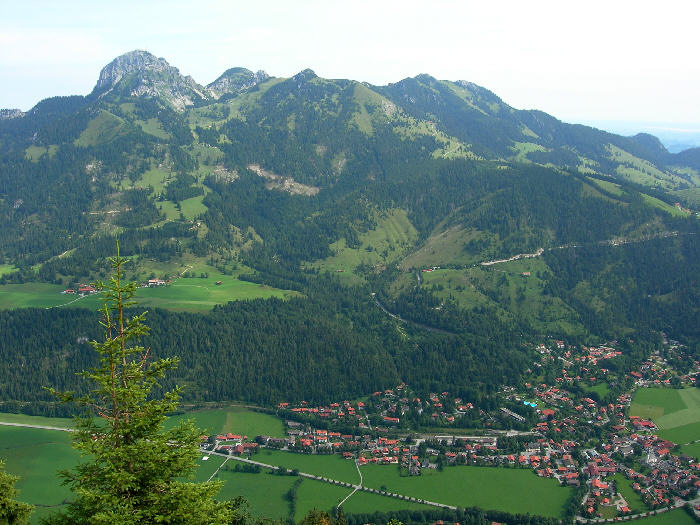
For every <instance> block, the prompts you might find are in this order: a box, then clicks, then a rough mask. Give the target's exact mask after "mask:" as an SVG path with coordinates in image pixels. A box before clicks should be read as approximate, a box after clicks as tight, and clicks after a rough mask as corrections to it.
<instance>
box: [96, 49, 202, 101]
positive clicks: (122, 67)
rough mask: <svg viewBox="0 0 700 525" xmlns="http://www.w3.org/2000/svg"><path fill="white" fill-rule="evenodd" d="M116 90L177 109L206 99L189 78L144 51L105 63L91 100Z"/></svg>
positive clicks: (200, 87) (122, 93)
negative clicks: (145, 97)
mask: <svg viewBox="0 0 700 525" xmlns="http://www.w3.org/2000/svg"><path fill="white" fill-rule="evenodd" d="M114 90H117V91H118V92H119V93H120V94H121V95H125V96H131V97H141V96H148V97H157V98H160V99H162V100H164V101H166V102H167V103H168V104H170V105H172V106H173V107H174V108H175V109H177V110H180V111H182V110H184V108H185V107H187V106H192V105H194V104H195V103H196V102H201V101H203V100H207V99H208V98H209V96H208V95H207V93H206V90H205V89H204V88H203V87H202V86H200V85H199V84H197V83H196V82H195V81H194V80H193V79H192V77H189V76H188V77H185V76H183V75H181V74H180V71H179V70H178V69H177V68H176V67H173V66H171V65H170V64H168V62H167V61H166V60H165V59H163V58H157V57H155V56H154V55H152V54H151V53H149V52H148V51H140V50H136V51H131V52H129V53H126V54H124V55H121V56H119V57H117V58H115V59H114V60H113V61H112V62H110V63H109V64H107V65H106V66H105V67H104V68H102V71H100V76H99V78H98V79H97V84H95V88H94V89H93V91H92V93H91V97H103V96H105V95H106V94H108V93H110V92H112V91H114Z"/></svg>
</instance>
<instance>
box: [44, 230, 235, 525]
mask: <svg viewBox="0 0 700 525" xmlns="http://www.w3.org/2000/svg"><path fill="white" fill-rule="evenodd" d="M110 263H111V266H112V269H113V274H112V276H111V277H110V280H109V282H108V283H97V287H98V289H100V290H102V295H103V303H104V304H103V306H102V308H101V310H100V311H101V314H102V321H101V323H100V324H101V325H102V326H103V328H104V340H103V341H101V342H96V341H93V342H92V345H93V347H94V348H95V350H96V351H97V352H98V353H99V358H100V361H99V365H98V366H97V367H96V368H94V369H90V370H86V371H83V372H81V374H80V375H82V376H83V377H84V378H85V379H87V380H89V381H90V383H91V390H90V391H89V393H88V394H87V395H85V396H81V397H78V396H75V395H74V394H73V393H72V392H63V393H57V392H55V391H54V393H55V394H56V395H57V396H58V397H59V398H60V399H61V400H62V401H64V402H74V403H76V404H77V405H78V406H79V407H82V408H83V409H86V410H85V414H84V415H83V416H81V417H77V418H76V421H75V424H76V433H75V436H74V439H73V447H74V448H76V449H78V450H79V451H80V452H81V453H82V455H83V457H84V462H82V463H80V464H79V465H78V466H77V467H76V468H75V469H74V470H72V471H67V472H62V473H61V476H62V477H63V478H64V483H65V484H67V485H69V486H70V487H71V489H72V491H73V493H74V495H75V500H74V501H73V502H72V503H70V504H68V507H67V510H66V511H64V512H61V513H59V514H56V515H53V516H51V517H49V518H48V519H46V520H45V521H44V523H48V524H67V523H70V524H83V523H84V524H87V523H90V524H110V525H131V524H133V525H137V524H155V523H159V524H188V525H189V524H194V525H196V524H212V525H213V524H228V523H231V522H235V521H240V519H241V516H239V515H237V514H238V510H237V508H236V504H232V503H222V502H218V501H216V500H215V499H214V496H215V495H216V494H217V493H218V491H219V488H220V483H219V482H206V483H190V482H187V481H183V480H182V478H183V477H186V476H187V475H189V474H191V472H192V471H193V469H194V468H195V462H196V459H197V457H198V455H199V449H198V444H199V439H200V433H199V431H198V430H197V429H196V428H195V426H194V424H193V423H192V422H191V421H186V422H181V423H180V424H179V425H177V426H175V427H174V428H170V429H167V430H166V429H165V428H164V425H163V424H164V422H165V419H166V414H167V413H168V412H172V411H174V410H175V409H176V408H177V405H178V400H179V397H180V396H179V395H180V389H179V388H176V389H175V390H172V391H170V392H166V393H165V394H163V395H162V396H154V395H153V390H154V389H155V388H158V387H159V386H160V385H159V383H158V382H159V380H161V379H162V378H163V377H164V375H165V373H166V372H167V371H169V370H172V369H173V368H175V367H176V366H177V363H178V359H177V358H175V357H171V358H166V359H150V358H149V350H148V349H146V348H144V347H143V346H139V344H138V341H139V339H140V338H141V337H142V336H144V335H145V334H146V333H147V332H148V328H147V327H146V325H145V324H144V318H145V313H142V314H140V315H136V316H134V317H127V315H126V314H125V309H126V308H128V307H131V306H133V305H134V304H135V303H134V301H133V300H132V299H133V297H134V295H135V293H136V283H124V282H122V280H123V277H124V272H123V269H122V267H123V265H124V263H125V259H122V258H121V257H120V256H119V245H118V244H117V255H116V257H113V258H110Z"/></svg>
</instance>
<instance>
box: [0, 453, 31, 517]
mask: <svg viewBox="0 0 700 525" xmlns="http://www.w3.org/2000/svg"><path fill="white" fill-rule="evenodd" d="M18 479H19V478H17V476H12V475H11V474H8V473H7V472H5V462H4V461H0V525H5V524H7V525H20V524H22V523H27V521H28V520H29V515H30V514H31V513H32V506H31V505H27V504H26V503H21V502H19V501H15V498H16V497H17V489H16V488H15V483H16V482H17V480H18Z"/></svg>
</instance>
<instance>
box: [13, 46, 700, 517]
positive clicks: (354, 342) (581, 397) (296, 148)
mask: <svg viewBox="0 0 700 525" xmlns="http://www.w3.org/2000/svg"><path fill="white" fill-rule="evenodd" d="M1 115H8V116H7V118H5V117H2V118H0V333H2V335H3V337H2V338H0V361H1V362H2V363H4V364H7V365H8V366H3V367H0V458H2V459H6V461H7V470H8V472H11V473H14V474H16V475H19V476H20V477H21V480H20V481H19V483H18V487H19V489H20V490H21V497H22V498H24V501H27V502H29V503H32V504H35V505H37V511H36V512H35V514H34V518H33V519H34V520H35V522H36V520H38V519H39V518H41V517H42V516H47V515H49V514H50V513H51V512H52V511H54V510H57V509H61V508H64V507H65V502H66V501H68V500H69V499H70V498H71V493H70V491H69V490H68V489H67V488H66V487H64V486H62V485H60V481H59V479H58V478H57V477H56V471H57V469H61V468H68V467H72V466H74V465H75V463H76V461H77V452H75V451H74V450H73V449H71V448H70V443H69V442H70V434H69V433H68V432H65V431H62V430H55V429H53V428H64V427H68V426H70V425H71V424H72V423H71V420H70V419H68V418H69V417H70V416H71V415H73V413H74V407H72V406H70V405H65V404H59V403H56V400H55V398H54V397H53V396H51V395H50V393H49V392H48V391H47V388H56V389H58V390H70V391H75V392H76V395H84V394H86V393H87V392H86V386H85V384H84V383H83V382H81V379H80V377H79V376H78V375H77V373H78V372H80V371H81V370H86V369H90V368H91V367H94V366H95V365H96V363H97V358H96V356H95V354H94V351H93V348H92V347H91V345H90V344H89V341H92V340H99V339H100V337H101V335H100V327H99V325H98V323H97V322H96V319H97V313H96V310H97V309H98V307H99V306H100V304H101V300H100V295H99V293H96V292H97V290H95V289H94V288H93V287H92V284H91V283H98V282H100V281H102V280H105V279H107V278H108V277H109V270H108V268H109V262H108V258H109V257H110V256H113V255H114V254H115V250H116V246H117V242H118V246H119V251H120V255H121V256H122V257H124V272H125V273H124V277H125V278H126V279H127V280H128V281H134V282H136V283H137V290H136V305H134V310H133V312H142V311H145V310H147V311H148V313H147V316H146V318H145V322H146V324H147V325H148V327H149V331H148V334H147V335H145V336H144V338H143V343H144V345H146V346H147V348H148V349H149V350H148V352H149V356H151V357H153V358H154V359H157V358H167V357H170V356H175V357H177V358H178V360H179V366H178V368H177V369H175V370H173V371H171V372H170V373H169V374H168V375H167V376H166V377H165V378H164V379H163V381H162V385H160V386H159V388H162V389H172V388H175V387H176V386H179V387H182V394H181V395H182V398H181V405H182V410H181V411H178V412H177V413H175V414H170V416H169V418H168V422H167V425H175V424H177V423H178V422H181V421H183V420H185V419H187V418H189V417H191V418H193V419H194V420H195V423H196V424H197V425H198V426H199V427H200V428H201V429H202V431H203V432H204V434H205V437H204V438H203V439H202V442H201V446H200V449H199V455H198V459H197V465H198V468H197V469H196V471H195V474H194V480H196V481H206V480H209V479H212V480H214V479H216V480H221V481H223V482H224V483H223V486H222V490H221V492H220V494H219V496H218V497H219V498H220V499H222V500H229V499H233V498H235V497H236V496H239V495H243V496H245V497H246V498H247V499H248V502H249V510H250V512H251V513H252V514H253V515H254V516H256V517H266V518H272V519H279V520H283V521H286V522H289V523H298V522H300V521H301V520H302V519H303V518H304V516H306V515H307V513H308V512H309V511H310V510H312V509H313V508H317V509H321V510H328V511H333V509H335V508H336V507H337V506H338V505H339V504H341V503H342V507H343V509H344V512H345V513H346V519H347V524H348V525H359V524H364V523H370V522H371V523H382V524H383V523H387V522H388V521H390V520H391V519H392V518H395V517H397V518H398V519H401V520H402V521H403V523H406V524H409V523H424V522H431V523H434V522H438V521H439V520H443V521H446V522H448V523H479V522H482V521H488V522H491V521H495V522H510V523H523V524H524V523H542V524H552V523H558V522H560V520H561V521H565V522H572V521H573V520H578V521H579V522H580V523H587V522H596V520H607V519H613V518H614V519H627V518H634V519H635V520H639V521H640V522H641V523H665V522H668V523H670V522H674V523H684V522H686V521H687V522H688V523H690V521H689V520H692V519H693V518H692V517H691V515H690V513H692V508H690V507H693V506H695V505H697V503H698V502H697V483H698V482H699V481H698V472H697V469H698V456H697V454H698V451H699V450H700V442H699V441H698V440H699V439H700V434H699V433H700V426H699V425H700V418H699V417H698V405H699V403H700V401H699V400H700V398H698V395H697V391H698V390H697V382H698V375H699V374H700V365H699V363H700V281H699V280H698V278H697V276H698V275H700V243H698V233H700V204H699V203H700V201H699V200H698V198H697V196H698V194H700V193H699V192H700V163H698V159H699V158H700V156H699V155H698V151H700V150H699V149H698V148H694V149H690V150H685V151H681V152H673V153H672V152H669V151H668V150H667V149H666V148H665V147H664V146H663V145H662V144H661V142H660V141H659V140H658V139H657V138H656V137H653V136H651V135H647V134H639V135H635V136H631V137H625V136H620V135H615V134H611V133H607V132H603V131H600V130H597V129H595V128H592V127H587V126H581V125H575V124H567V123H565V122H561V121H559V120H557V119H556V118H554V117H552V116H550V115H547V114H546V113H543V112H541V111H536V110H518V109H515V108H513V107H511V106H510V105H508V104H507V103H506V102H504V101H503V100H501V99H500V98H499V97H498V96H497V95H496V94H494V93H492V92H491V91H489V90H487V89H485V88H483V87H480V86H477V85H475V84H473V83H470V82H465V81H448V80H439V79H436V78H433V77H432V76H430V75H426V74H421V75H417V76H415V77H411V78H405V79H403V80H401V81H399V82H396V83H393V84H388V85H385V86H375V85H371V84H369V83H362V82H357V81H354V80H348V79H325V78H321V77H319V76H318V75H316V73H314V72H313V71H312V70H310V69H306V70H303V71H301V72H299V73H297V74H295V75H293V76H291V77H289V78H276V77H272V76H270V75H268V74H267V73H264V72H262V71H258V72H256V73H253V72H252V71H249V70H247V69H244V68H232V69H228V70H227V71H225V72H224V73H223V74H222V75H221V76H220V77H219V78H218V79H216V80H215V81H214V82H212V83H211V84H209V85H207V86H203V85H199V84H198V83H197V82H196V81H195V80H194V79H192V78H191V77H185V76H183V75H181V74H180V73H179V70H178V69H177V68H175V67H173V66H171V65H170V64H168V62H167V61H166V60H165V59H162V58H157V57H155V56H154V55H151V54H150V53H148V52H146V51H133V52H130V53H126V54H125V55H122V56H120V57H117V58H116V59H115V60H114V61H112V62H111V63H109V64H107V65H106V66H105V67H104V68H103V70H102V71H101V72H100V74H99V76H98V80H97V83H96V84H95V88H94V90H93V91H92V92H91V93H89V94H88V95H85V96H83V95H76V96H70V97H52V98H49V99H45V100H43V101H41V102H39V103H38V104H37V105H36V106H35V107H34V108H32V109H31V110H29V111H27V112H20V113H17V112H3V113H2V114H1ZM10 117H12V118H10ZM131 312H132V310H130V313H131ZM22 425H26V426H22ZM31 425H34V426H31ZM38 427H52V428H38ZM169 428H173V427H169ZM686 505H687V507H688V508H689V512H688V513H687V512H686V510H685V509H682V508H679V507H683V506H686ZM625 509H626V510H625ZM657 513H658V515H656V514H657ZM591 520H592V521H591Z"/></svg>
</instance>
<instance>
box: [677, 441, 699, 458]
mask: <svg viewBox="0 0 700 525" xmlns="http://www.w3.org/2000/svg"><path fill="white" fill-rule="evenodd" d="M681 454H687V455H688V456H691V457H694V458H695V459H696V460H700V442H698V443H693V444H692V445H683V446H682V447H681Z"/></svg>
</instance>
